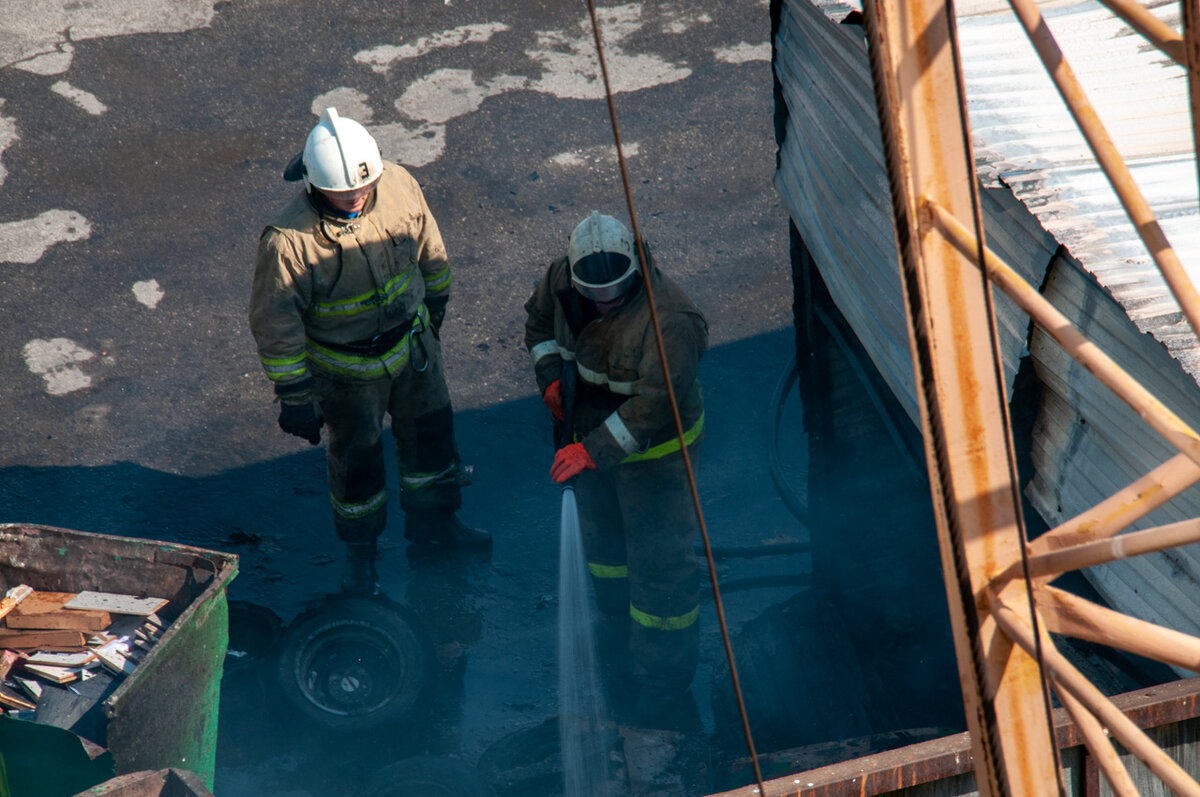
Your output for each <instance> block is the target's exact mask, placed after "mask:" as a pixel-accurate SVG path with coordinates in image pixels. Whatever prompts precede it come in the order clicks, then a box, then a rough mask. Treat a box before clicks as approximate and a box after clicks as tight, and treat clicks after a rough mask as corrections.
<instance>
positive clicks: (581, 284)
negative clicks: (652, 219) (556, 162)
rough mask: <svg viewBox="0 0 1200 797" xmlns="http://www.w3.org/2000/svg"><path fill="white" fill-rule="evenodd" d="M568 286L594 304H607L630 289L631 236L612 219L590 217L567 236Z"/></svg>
mask: <svg viewBox="0 0 1200 797" xmlns="http://www.w3.org/2000/svg"><path fill="white" fill-rule="evenodd" d="M567 263H568V264H569V266H570V268H571V284H572V285H574V286H575V290H577V291H579V292H580V293H581V294H583V295H584V296H585V297H587V298H588V299H591V300H592V301H594V302H611V301H614V300H616V299H618V298H620V297H621V296H623V295H624V294H625V292H626V291H628V290H629V289H630V288H631V287H633V284H634V279H635V278H636V277H637V273H638V266H637V257H636V256H635V254H634V251H633V236H632V235H630V234H629V230H627V229H626V228H625V225H624V224H622V223H621V222H619V221H617V220H616V219H614V218H613V217H612V216H604V215H601V213H600V211H598V210H593V211H592V214H591V215H590V216H588V217H587V218H586V219H584V220H583V221H581V222H579V224H578V226H576V227H575V229H574V230H573V231H572V232H571V242H570V246H569V247H568V248H567Z"/></svg>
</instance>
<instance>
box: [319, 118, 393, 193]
mask: <svg viewBox="0 0 1200 797" xmlns="http://www.w3.org/2000/svg"><path fill="white" fill-rule="evenodd" d="M303 162H304V185H305V186H306V187H308V189H309V190H311V189H313V188H320V189H322V190H324V191H353V190H354V189H356V188H362V187H363V186H365V185H369V184H370V183H372V182H374V181H375V180H378V179H379V175H381V174H383V159H382V158H381V157H380V156H379V145H378V144H376V143H375V139H374V138H372V137H371V134H370V133H368V132H367V130H366V128H364V127H363V126H362V125H360V124H359V123H358V122H356V121H354V120H353V119H347V118H345V117H342V116H338V112H337V109H336V108H326V109H325V110H324V111H323V112H322V113H321V121H320V122H318V123H317V125H316V127H314V128H313V129H312V131H311V132H309V134H308V140H307V141H305V142H304V154H303Z"/></svg>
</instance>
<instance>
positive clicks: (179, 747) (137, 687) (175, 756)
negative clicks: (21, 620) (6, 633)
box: [0, 523, 238, 789]
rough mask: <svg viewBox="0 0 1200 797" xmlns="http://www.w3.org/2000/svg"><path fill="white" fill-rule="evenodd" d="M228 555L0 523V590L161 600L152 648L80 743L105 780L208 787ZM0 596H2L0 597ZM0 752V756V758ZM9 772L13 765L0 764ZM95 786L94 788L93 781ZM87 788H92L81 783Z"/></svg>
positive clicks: (231, 563)
mask: <svg viewBox="0 0 1200 797" xmlns="http://www.w3.org/2000/svg"><path fill="white" fill-rule="evenodd" d="M237 568H238V559H237V556H235V555H233V554H227V553H221V552H217V551H210V550H204V549H201V548H194V547H191V546H187V545H179V544H175V543H168V542H159V541H154V540H144V539H136V538H129V537H116V536H109V535H103V534H92V533H89V532H83V531H74V530H71V529H63V528H55V527H51V526H39V525H32V524H19V523H5V524H0V587H3V589H5V590H7V589H9V588H11V587H13V586H16V585H18V584H28V585H29V586H31V587H33V588H34V589H35V590H39V591H49V592H82V591H84V590H93V591H97V592H111V593H119V594H125V595H137V596H153V597H158V598H166V599H167V600H168V603H167V604H166V605H165V606H164V607H163V608H162V609H160V610H159V611H158V615H159V617H160V618H161V619H162V620H163V621H164V623H166V624H168V625H167V628H166V630H165V632H164V633H163V635H162V637H161V638H160V639H159V640H158V642H157V643H156V644H155V645H154V646H153V647H152V648H150V650H149V652H148V653H147V654H146V656H145V658H144V659H142V661H141V662H140V663H139V664H138V666H137V668H136V669H135V670H133V672H132V673H130V674H129V675H128V676H126V677H125V678H124V680H123V681H121V683H120V685H119V686H118V687H117V688H116V689H115V690H114V691H112V693H111V694H109V695H108V696H107V697H105V698H104V699H103V701H102V703H101V704H100V708H101V710H102V715H101V716H100V717H99V720H98V721H97V723H94V724H93V726H92V727H98V730H94V731H90V732H91V733H92V734H93V735H94V736H98V737H103V738H89V739H88V741H90V742H93V743H95V744H98V745H100V746H101V747H104V748H107V750H108V752H109V753H110V754H111V755H112V759H113V762H114V765H115V774H117V775H123V774H128V773H134V772H139V771H148V770H162V769H170V768H175V769H181V770H189V771H191V772H194V773H196V774H197V775H198V776H199V777H200V779H201V780H202V781H203V782H204V784H205V785H206V786H207V787H208V788H210V789H211V788H212V784H213V775H214V771H215V768H216V751H217V708H218V703H219V697H220V687H221V672H222V667H223V665H224V660H225V649H226V645H227V643H228V639H229V614H228V603H227V598H226V588H227V587H228V585H229V582H230V581H231V580H232V579H233V577H234V576H235V575H237ZM0 594H2V593H0ZM2 753H3V751H2V750H0V755H2ZM4 763H5V764H6V766H7V767H8V768H9V769H11V768H12V767H13V766H14V765H16V763H15V762H13V761H12V760H5V761H4ZM99 782H100V781H95V783H99ZM89 785H94V783H93V784H89Z"/></svg>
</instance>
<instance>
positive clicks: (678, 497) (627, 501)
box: [525, 212, 708, 727]
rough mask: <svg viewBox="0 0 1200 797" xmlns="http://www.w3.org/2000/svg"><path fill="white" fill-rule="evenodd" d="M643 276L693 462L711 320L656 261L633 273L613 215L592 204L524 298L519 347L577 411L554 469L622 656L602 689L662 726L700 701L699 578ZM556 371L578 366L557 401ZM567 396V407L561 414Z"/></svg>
mask: <svg viewBox="0 0 1200 797" xmlns="http://www.w3.org/2000/svg"><path fill="white" fill-rule="evenodd" d="M642 249H643V250H645V246H643V247H642ZM647 258H648V259H649V256H648V255H647ZM644 274H645V275H648V278H649V279H650V280H651V281H652V288H653V293H654V297H655V306H656V308H657V313H658V317H659V324H660V326H661V329H662V334H663V343H664V347H665V349H666V357H667V369H666V370H667V371H669V373H670V378H671V383H672V386H673V387H674V391H675V395H676V398H677V401H678V403H679V410H680V413H681V416H682V421H683V428H684V430H685V435H684V438H685V443H686V446H687V453H688V456H689V457H690V458H691V459H692V461H693V462H694V461H695V458H696V455H697V450H698V447H699V443H700V439H701V437H702V435H703V432H704V402H703V399H702V397H701V392H700V383H699V381H698V379H697V371H698V368H699V363H700V356H701V354H702V352H703V351H704V349H705V348H706V346H707V344H708V327H707V324H706V322H705V320H704V316H703V315H702V314H701V312H700V310H698V309H697V308H696V306H695V305H694V304H693V303H692V302H691V300H690V299H688V297H687V295H686V294H685V293H684V292H683V290H682V289H681V288H680V287H679V286H678V285H677V284H676V283H675V282H674V281H673V280H672V279H671V278H670V277H668V276H666V275H665V274H663V273H662V272H661V271H659V270H658V269H657V268H656V267H655V266H654V265H653V263H647V264H646V268H645V269H644V270H643V269H642V268H641V266H640V263H639V260H638V254H637V247H635V245H634V239H633V236H632V235H630V233H629V231H628V229H626V227H625V226H624V225H623V224H622V223H621V222H619V221H618V220H616V219H614V218H613V217H611V216H606V215H603V214H601V213H599V212H592V213H591V214H590V215H589V216H588V217H587V218H585V219H583V220H582V221H581V222H580V223H579V225H578V226H577V227H575V230H574V231H573V232H572V233H571V237H570V240H569V244H568V249H567V255H566V257H562V258H560V259H558V260H556V261H555V262H554V263H552V264H551V265H550V267H549V269H548V270H547V271H546V273H545V276H544V277H543V278H542V280H541V282H540V283H539V284H538V285H537V287H536V289H535V290H534V292H533V295H532V296H531V297H530V298H529V300H528V301H527V302H526V303H525V310H526V313H527V319H526V322H525V345H526V347H527V348H528V350H529V354H530V356H531V357H532V359H533V368H534V373H535V375H536V377H537V384H538V388H539V390H540V391H541V392H542V398H543V401H544V402H545V403H546V406H547V407H548V408H549V410H550V413H551V415H552V416H553V418H554V420H555V421H557V422H559V423H562V422H563V420H564V418H565V417H566V416H567V415H570V416H571V417H572V418H573V424H572V425H573V428H571V429H568V430H565V431H566V432H567V434H566V435H565V436H564V437H565V438H566V439H565V441H564V442H565V445H562V447H561V448H559V450H558V451H557V453H556V455H555V457H554V462H553V464H552V466H551V471H550V473H551V478H552V479H553V480H554V481H556V482H560V483H561V482H568V481H573V483H574V486H575V492H576V499H577V502H578V507H579V522H580V529H581V532H582V534H583V541H584V548H585V551H586V554H587V561H588V569H589V572H590V573H591V578H592V584H593V586H594V588H595V595H596V602H597V608H598V610H599V613H600V618H599V623H598V632H599V635H600V647H601V651H602V653H605V654H607V655H608V657H609V660H610V661H611V660H612V658H613V657H614V656H615V657H616V658H617V660H618V662H619V663H624V664H626V665H627V667H626V668H625V669H622V668H621V667H620V666H617V667H616V668H615V669H610V672H609V677H608V682H609V690H610V692H613V693H614V694H613V697H614V698H615V699H616V700H617V701H618V703H619V704H623V705H625V706H629V707H632V711H633V714H632V720H633V721H635V722H640V723H643V724H645V725H647V726H649V727H664V726H667V727H669V723H670V720H669V717H670V716H672V715H676V716H677V715H678V714H679V713H680V711H681V710H684V711H686V706H687V705H688V704H690V705H691V707H692V709H693V710H694V706H695V704H694V701H693V700H692V698H691V695H690V691H689V687H690V684H691V680H692V677H693V675H694V673H695V669H696V664H697V659H698V647H699V631H698V625H697V619H698V617H699V613H700V585H699V567H698V562H697V560H696V556H695V553H694V550H693V539H694V537H695V531H696V517H695V510H694V507H693V504H692V500H691V491H690V489H689V487H688V484H687V475H686V470H685V468H684V465H683V463H682V461H681V443H680V440H679V436H678V433H677V431H676V428H675V423H674V417H673V415H672V412H671V407H670V403H669V400H668V397H667V389H666V378H665V373H664V368H663V363H662V361H661V359H660V357H659V352H658V347H657V344H656V341H655V335H654V328H653V324H652V323H651V317H650V306H649V301H648V293H647V291H646V286H645V284H644V279H646V278H647V277H646V276H643V275H644ZM565 368H574V369H575V371H576V372H577V374H578V376H577V379H576V380H575V382H576V384H577V387H576V389H575V395H574V396H573V397H571V396H564V391H563V380H562V375H563V373H564V369H565ZM565 402H573V403H572V404H571V412H569V413H568V412H566V409H567V407H566V406H565Z"/></svg>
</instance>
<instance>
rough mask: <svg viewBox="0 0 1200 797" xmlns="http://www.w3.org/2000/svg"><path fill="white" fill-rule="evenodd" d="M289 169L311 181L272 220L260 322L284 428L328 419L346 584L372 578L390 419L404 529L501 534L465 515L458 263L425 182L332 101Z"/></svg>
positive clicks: (257, 277)
mask: <svg viewBox="0 0 1200 797" xmlns="http://www.w3.org/2000/svg"><path fill="white" fill-rule="evenodd" d="M284 178H285V179H287V180H292V181H298V180H303V181H304V187H305V190H304V191H302V192H300V193H298V194H297V195H296V196H295V197H294V198H293V199H292V200H291V202H289V203H288V204H287V206H286V207H285V208H284V209H283V211H282V212H280V213H279V214H278V215H277V216H276V217H275V218H274V219H273V220H272V221H271V222H270V223H269V224H268V225H267V226H266V229H264V230H263V233H262V236H261V238H260V240H259V246H258V258H257V263H256V266H255V273H254V283H253V288H252V292H251V299H250V327H251V330H252V331H253V333H254V338H255V341H256V343H257V345H258V354H259V359H260V360H261V362H262V366H263V369H264V370H265V371H266V374H267V377H268V378H269V379H270V381H271V382H272V384H273V385H274V388H275V394H276V396H277V397H278V399H279V402H280V405H281V406H280V414H279V426H280V427H281V428H282V429H283V430H284V431H285V432H288V433H290V434H294V435H297V436H298V437H302V438H304V439H306V440H308V441H309V442H310V443H312V444H313V445H316V444H317V443H319V442H320V440H321V430H322V428H325V429H326V430H327V438H328V450H327V452H326V462H327V471H328V480H329V491H330V500H331V502H332V505H333V518H334V527H335V529H336V531H337V534H338V537H339V538H340V539H341V540H342V541H343V542H345V543H346V544H347V559H346V567H345V569H344V571H343V576H342V586H343V587H344V588H345V589H347V590H372V589H374V588H375V586H376V571H375V557H376V539H377V538H378V537H379V535H380V534H381V533H382V531H383V529H384V525H385V521H386V517H387V489H386V484H385V473H384V455H383V440H382V432H383V424H384V422H385V417H386V416H390V417H391V428H392V435H393V437H394V438H395V442H396V458H397V462H398V465H399V471H400V504H401V507H402V508H403V509H404V513H405V529H404V531H405V536H406V537H407V538H408V539H409V540H410V541H411V542H413V543H415V544H417V545H422V546H441V547H447V548H454V547H469V548H484V547H487V546H490V545H491V536H490V535H489V534H488V533H487V532H485V531H482V530H478V529H472V528H470V527H468V526H466V525H464V524H463V523H462V522H461V521H459V519H458V517H457V511H458V509H459V507H460V506H461V494H460V488H461V486H462V485H463V484H465V483H467V481H468V479H467V475H468V474H467V469H465V468H464V467H463V466H462V465H461V462H460V460H459V456H458V450H457V446H456V443H455V439H454V427H453V410H452V408H451V404H450V396H449V393H448V391H447V389H446V382H445V378H444V374H443V370H442V356H441V345H440V342H439V339H438V336H439V330H440V328H441V324H442V320H443V318H444V317H445V314H446V304H447V301H448V300H449V297H450V269H449V266H448V265H447V260H446V248H445V246H444V245H443V243H442V237H441V234H440V232H439V231H438V226H437V222H436V221H435V220H434V218H433V215H432V214H431V213H430V211H429V207H428V206H427V205H426V203H425V197H424V195H423V193H422V192H421V188H420V186H419V185H418V184H417V181H416V180H415V179H414V178H413V177H412V175H411V174H409V173H408V171H406V170H405V169H404V168H403V167H401V166H399V165H397V164H395V163H390V162H385V161H384V160H383V159H382V158H381V157H380V153H379V147H378V146H377V145H376V143H375V140H374V138H372V137H371V135H370V133H368V132H367V130H366V129H365V128H364V127H363V126H362V125H360V124H359V123H357V122H355V121H353V120H351V119H347V118H345V117H342V116H339V115H338V113H337V111H336V110H335V109H334V108H327V109H325V111H324V112H323V113H322V114H321V118H320V121H319V122H318V123H317V124H316V126H314V127H313V128H312V131H311V132H310V133H309V134H308V139H307V141H306V142H305V145H304V149H303V151H302V152H301V153H300V154H299V155H297V156H296V158H294V159H293V160H292V162H291V163H290V164H289V165H288V167H287V168H286V169H285V171H284Z"/></svg>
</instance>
